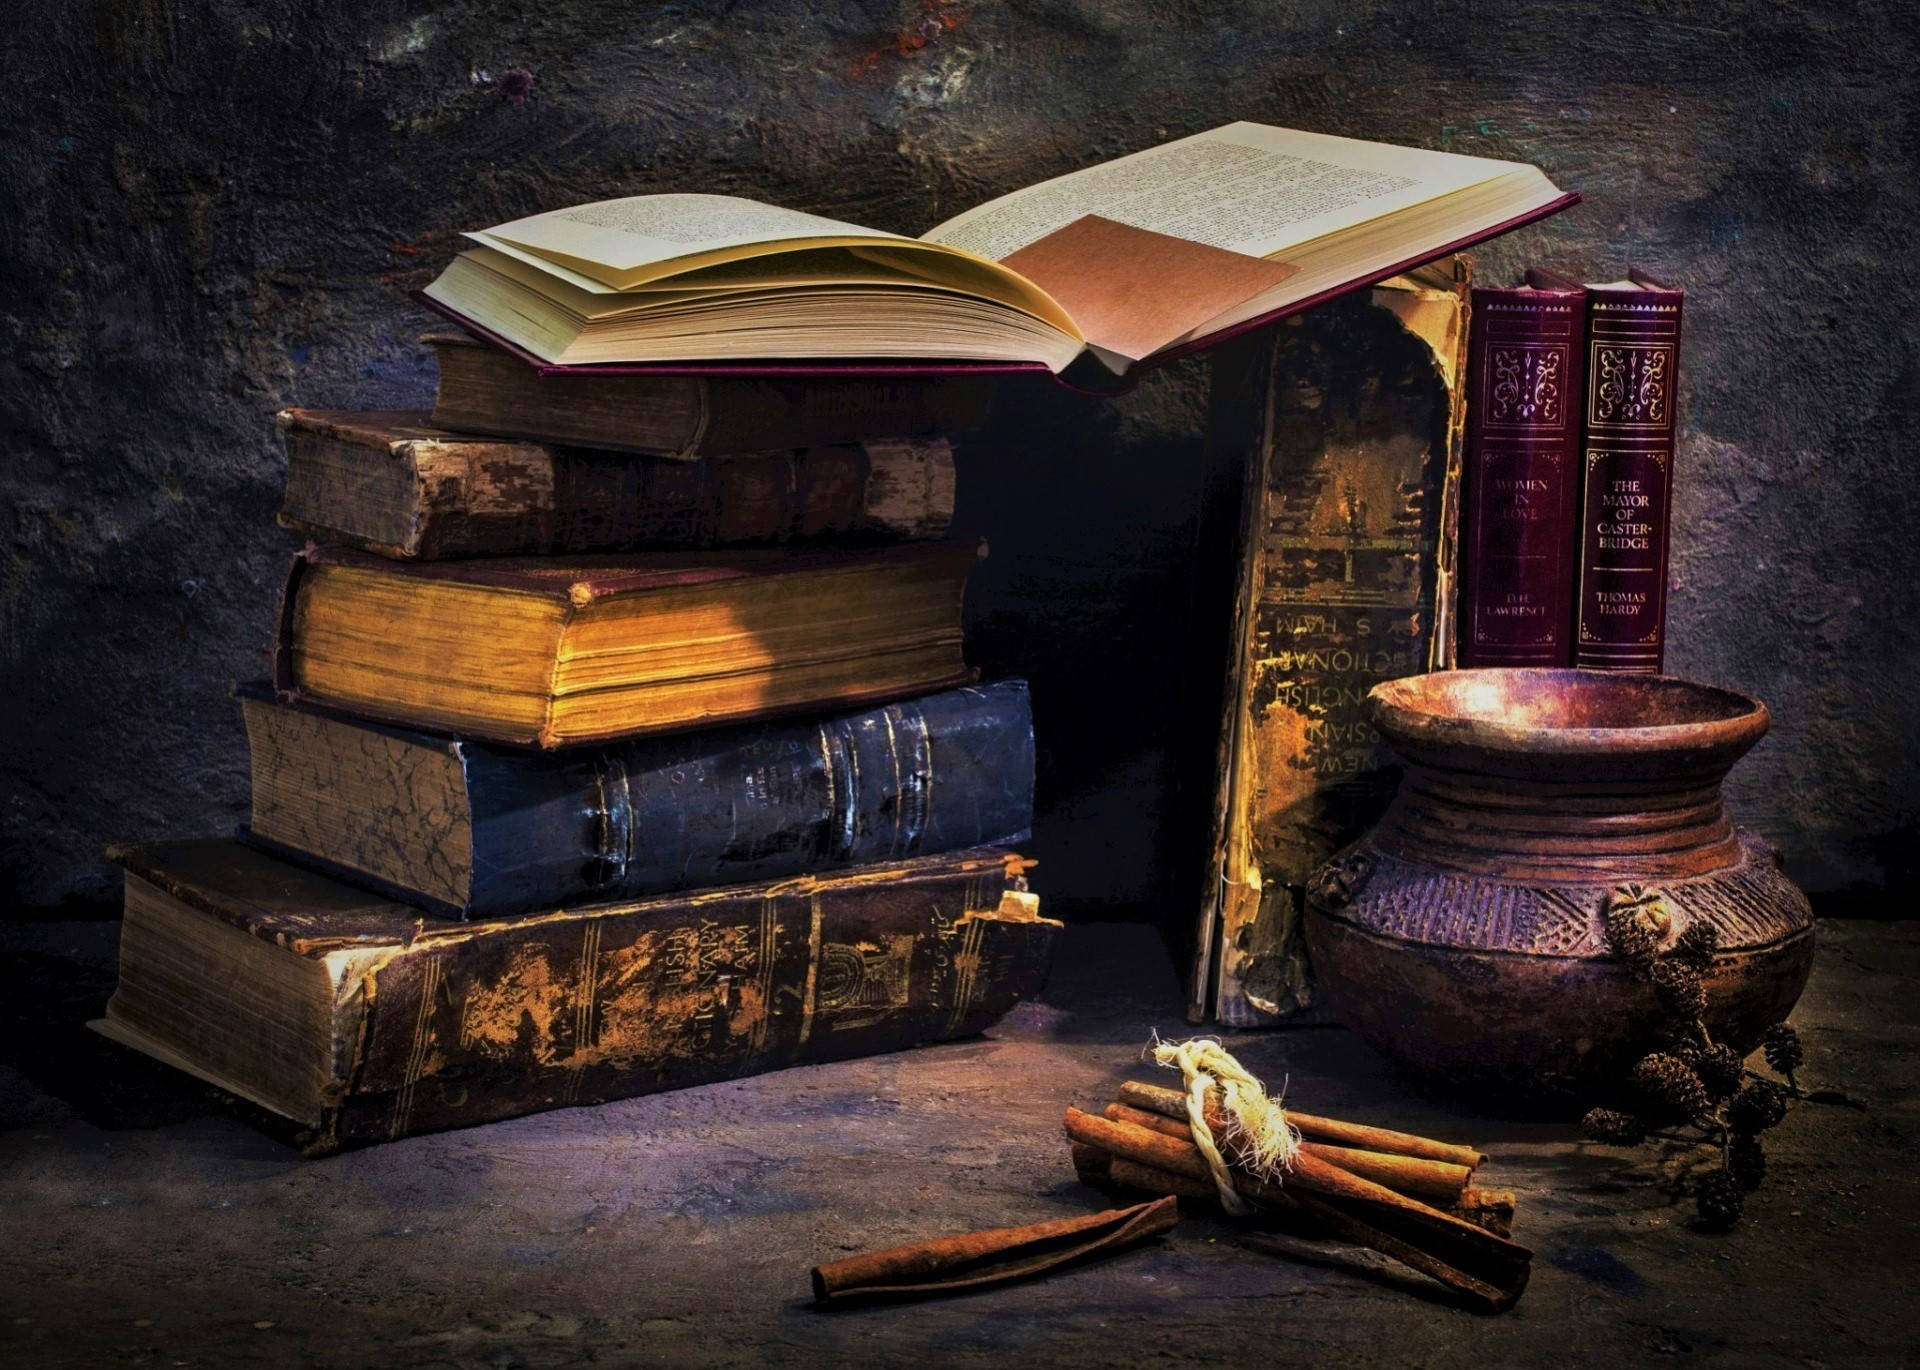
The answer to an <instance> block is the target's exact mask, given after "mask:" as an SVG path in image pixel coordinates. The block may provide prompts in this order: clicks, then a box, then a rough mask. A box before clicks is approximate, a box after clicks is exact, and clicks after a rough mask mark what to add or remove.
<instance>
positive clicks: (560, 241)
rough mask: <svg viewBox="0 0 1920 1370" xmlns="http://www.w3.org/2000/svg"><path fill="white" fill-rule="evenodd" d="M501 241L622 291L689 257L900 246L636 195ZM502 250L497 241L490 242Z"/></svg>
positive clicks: (522, 224) (801, 218)
mask: <svg viewBox="0 0 1920 1370" xmlns="http://www.w3.org/2000/svg"><path fill="white" fill-rule="evenodd" d="M484 240H499V242H504V243H507V244H510V245H511V246H513V247H518V248H523V249H525V250H526V251H527V252H530V253H533V254H536V255H537V256H539V257H541V258H545V259H547V260H550V261H555V262H558V263H560V264H561V265H562V266H565V267H570V268H572V269H573V270H575V271H578V272H581V273H583V274H585V275H587V276H589V277H591V278H592V279H594V280H596V281H599V282H601V283H602V284H604V285H610V286H613V287H614V288H616V289H625V288H627V287H629V286H631V285H636V284H640V283H642V282H644V281H645V280H648V279H651V278H652V277H653V276H655V275H657V274H660V269H662V268H664V267H665V265H666V264H667V263H676V262H679V263H685V261H686V259H688V258H706V259H711V260H715V261H722V260H728V259H731V258H733V257H736V256H748V255H752V254H754V253H756V252H758V251H761V250H764V249H765V248H766V247H767V246H768V245H770V244H772V245H781V244H788V243H795V242H801V241H819V242H848V241H856V242H857V241H866V240H881V241H885V240H896V241H911V240H910V239H900V238H899V235H898V234H894V233H882V232H880V231H879V230H878V229H873V228H861V227H860V226H859V225H857V224H846V223H841V222H840V221H839V220H837V219H827V218H823V217H821V216H820V215H818V214H806V213H803V212H801V211H800V210H797V209H781V208H779V207H778V206H776V205H766V204H761V203H760V202H759V201H757V200H743V199H740V198H738V197H736V196H732V195H633V196H629V197H628V198H626V199H624V200H600V201H597V202H596V203H594V204H587V205H576V206H574V207H573V208H571V209H556V210H551V211H549V212H547V213H545V214H535V215H533V216H532V217H530V218H526V219H515V220H514V221H513V222H511V223H505V224H498V225H496V226H494V227H493V228H490V229H488V230H486V234H485V239H484ZM490 245H492V246H498V243H490Z"/></svg>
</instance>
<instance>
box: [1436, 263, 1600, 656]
mask: <svg viewBox="0 0 1920 1370" xmlns="http://www.w3.org/2000/svg"><path fill="white" fill-rule="evenodd" d="M1585 304H1586V292H1585V291H1584V290H1582V289H1581V288H1580V287H1579V286H1577V285H1572V284H1571V283H1568V284H1567V285H1565V286H1560V285H1557V284H1556V285H1554V286H1548V287H1545V288H1535V287H1534V286H1532V285H1524V286H1514V287H1510V288H1506V289H1499V288H1493V289H1478V290H1475V291H1474V292H1473V322H1472V325H1471V331H1470V335H1469V345H1468V354H1467V367H1468V374H1469V376H1470V377H1471V382H1470V384H1471V387H1472V388H1471V390H1470V391H1469V392H1468V404H1467V452H1466V464H1465V468H1464V471H1463V479H1462V482H1461V485H1462V489H1461V495H1462V506H1461V508H1462V531H1461V536H1462V553H1461V558H1460V607H1459V620H1458V621H1459V642H1458V657H1459V662H1460V664H1461V665H1462V666H1565V665H1566V664H1567V663H1568V662H1569V661H1570V660H1571V659H1572V648H1571V646H1570V645H1569V632H1570V619H1571V615H1570V614H1569V612H1568V608H1569V606H1570V605H1571V604H1572V602H1573V570H1574V550H1575V544H1576V539H1577V534H1576V525H1575V520H1576V516H1577V511H1578V508H1579V484H1578V479H1577V475H1576V472H1577V468H1578V449H1579V440H1580V396H1581V385H1580V379H1581V361H1582V353H1581V347H1580V334H1581V329H1582V326H1583V324H1584V315H1585Z"/></svg>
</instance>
